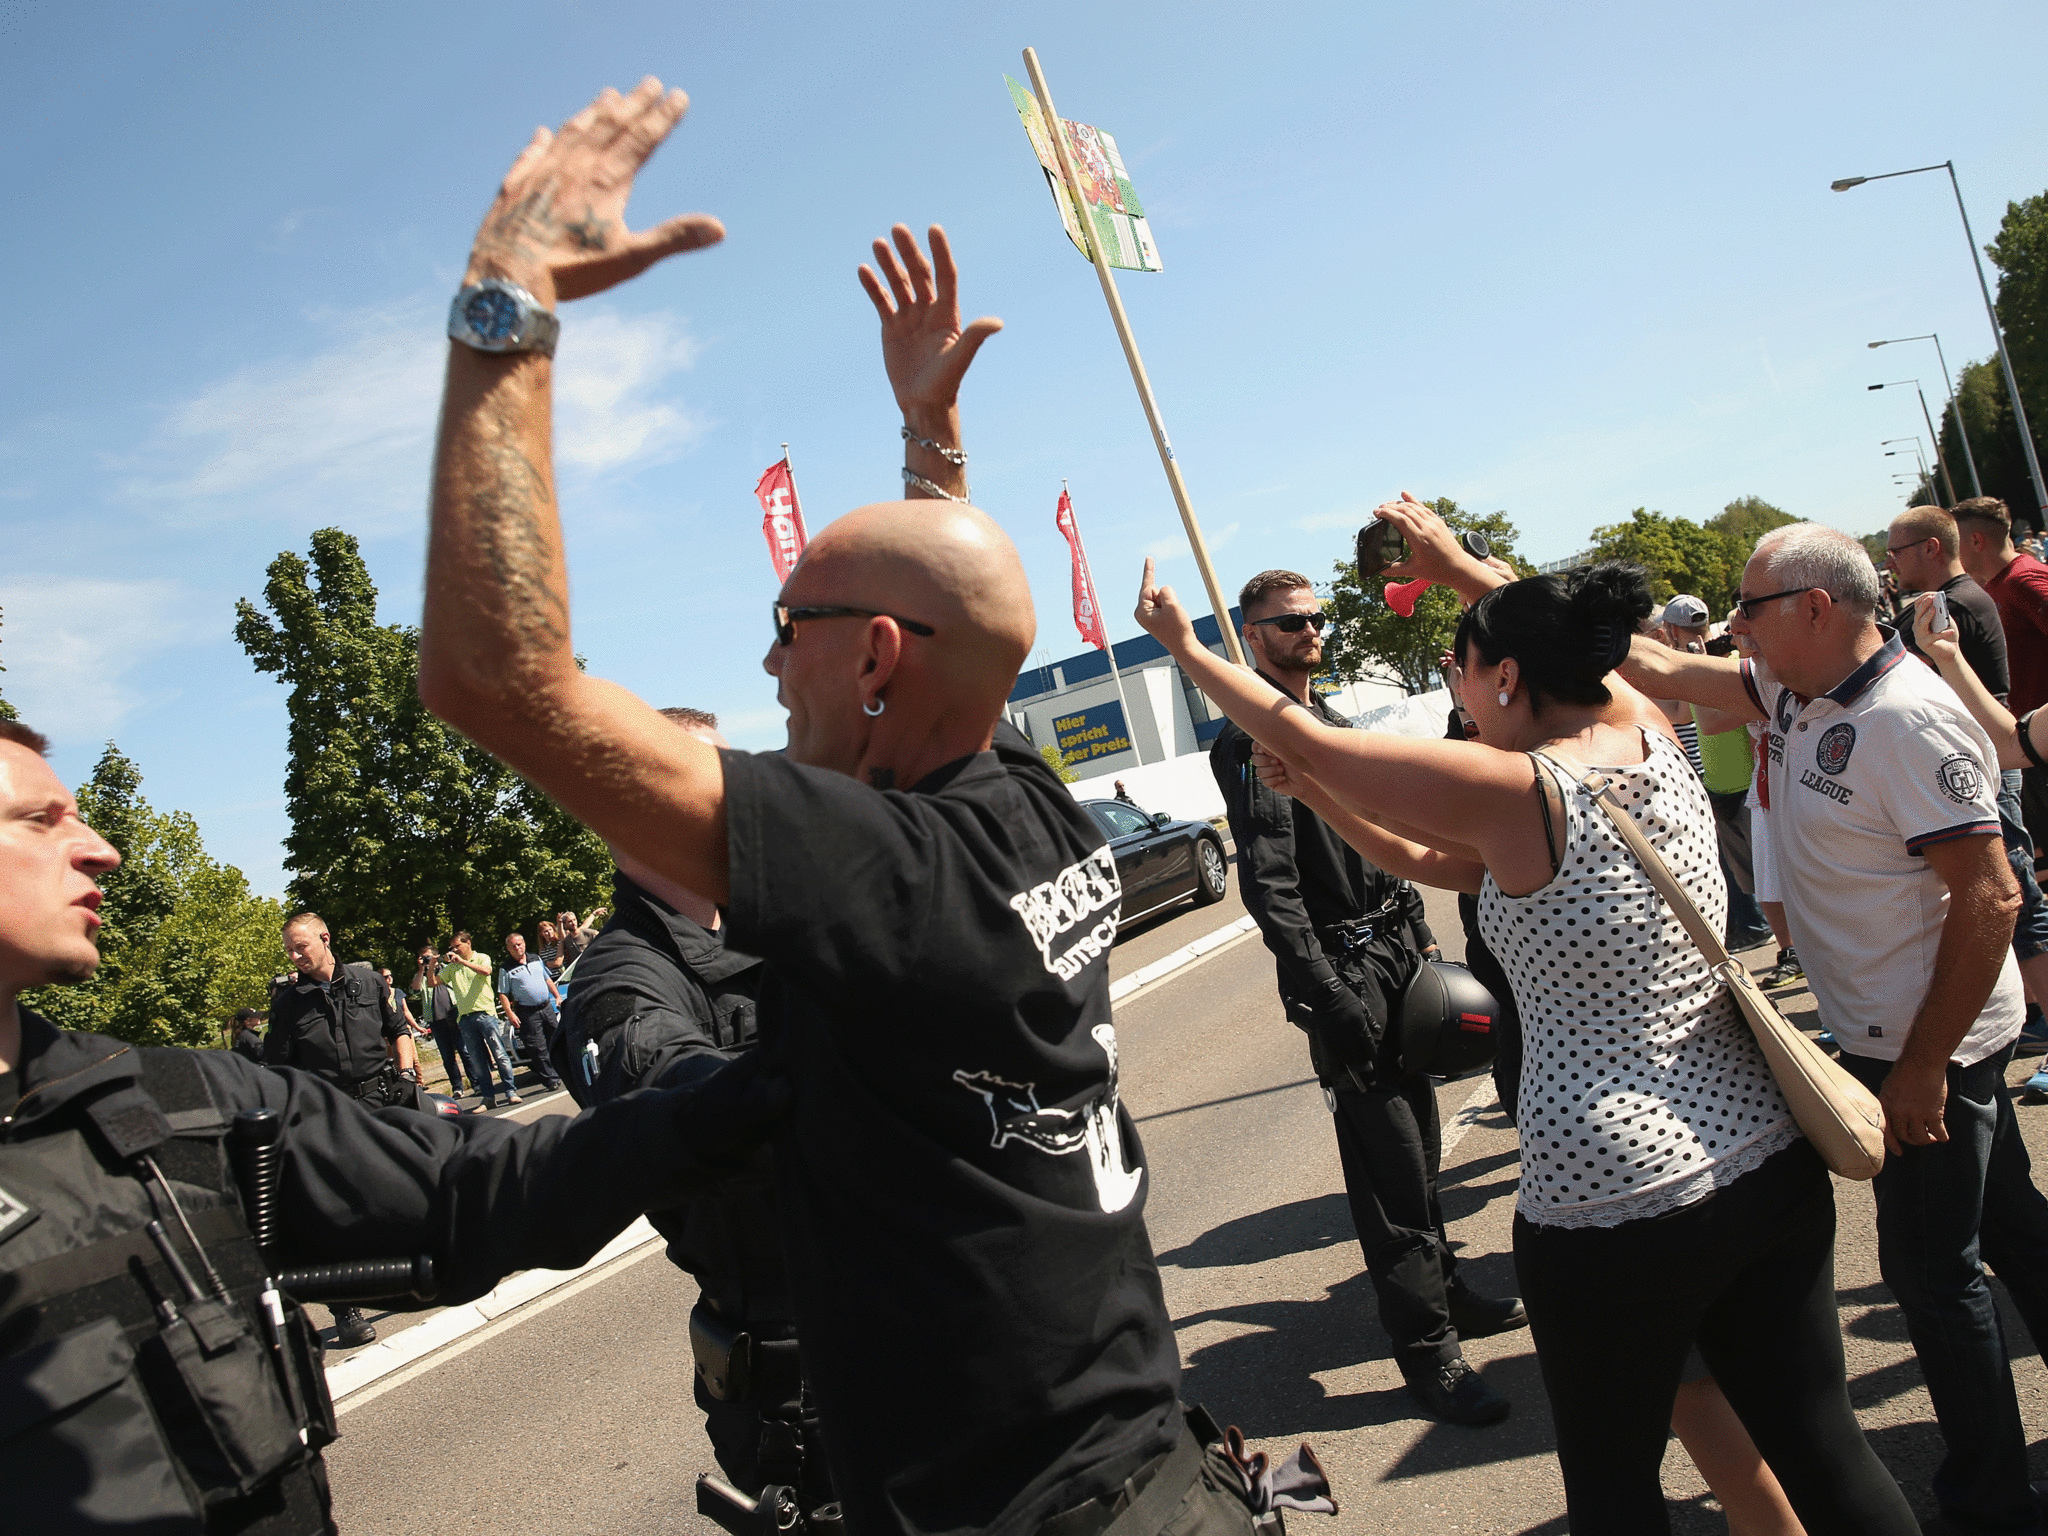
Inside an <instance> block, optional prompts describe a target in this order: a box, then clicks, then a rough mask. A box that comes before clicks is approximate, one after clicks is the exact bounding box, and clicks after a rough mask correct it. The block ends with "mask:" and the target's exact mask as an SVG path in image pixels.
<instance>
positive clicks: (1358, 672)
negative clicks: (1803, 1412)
mask: <svg viewBox="0 0 2048 1536" xmlns="http://www.w3.org/2000/svg"><path fill="white" fill-rule="evenodd" d="M1430 506H1431V507H1433V508H1435V509H1436V512H1437V514H1438V515H1439V516H1441V517H1442V518H1443V520H1444V521H1445V522H1447V523H1449V524H1450V525H1451V526H1452V527H1453V528H1456V529H1458V530H1459V531H1460V532H1464V531H1465V530H1467V529H1472V530H1476V531H1478V532H1480V533H1483V534H1485V535H1486V537H1487V538H1488V540H1490V541H1491V542H1492V544H1493V552H1494V553H1495V554H1496V555H1499V556H1500V557H1501V558H1502V559H1503V560H1506V561H1508V562H1509V563H1510V564H1511V565H1514V566H1515V568H1516V569H1517V570H1518V571H1521V572H1522V573H1523V574H1525V575H1526V574H1528V567H1527V566H1525V565H1523V564H1521V563H1520V562H1518V561H1517V560H1516V559H1515V554H1514V546H1515V540H1516V539H1518V538H1519V537H1520V536H1521V535H1520V534H1519V533H1517V532H1516V530H1515V525H1514V524H1513V523H1511V522H1509V521H1508V515H1507V514H1506V513H1505V512H1488V513H1484V514H1481V513H1476V512H1467V511H1465V510H1464V509H1463V508H1461V507H1460V506H1459V505H1458V504H1457V503H1456V502H1455V501H1453V500H1451V499H1450V498H1449V497H1448V496H1445V497H1440V498H1439V499H1437V500H1435V501H1432V502H1431V503H1430ZM1386 585H1387V583H1386V581H1385V579H1384V578H1381V577H1375V578H1373V580H1372V581H1371V582H1370V583H1367V584H1365V585H1361V584H1360V582H1359V580H1358V568H1357V566H1356V565H1355V564H1353V563H1352V562H1351V561H1349V560H1339V561H1338V562H1337V563H1336V566H1335V567H1334V570H1333V576H1332V580H1331V583H1330V594H1329V598H1328V601H1327V602H1326V603H1325V604H1324V607H1325V608H1326V609H1327V610H1328V612H1329V614H1330V616H1331V617H1332V618H1333V619H1334V620H1335V621H1336V624H1335V627H1334V630H1333V631H1332V632H1331V633H1330V634H1329V635H1328V637H1327V639H1326V641H1325V644H1324V647H1323V660H1324V664H1325V665H1326V666H1327V667H1328V669H1329V675H1330V676H1331V677H1332V678H1334V679H1335V680H1336V681H1338V682H1340V683H1348V682H1354V681H1356V680H1358V679H1360V678H1372V679H1376V680H1378V681H1382V682H1393V683H1399V684H1400V685H1401V686H1402V687H1403V688H1406V689H1407V690H1408V691H1409V692H1410V693H1426V692H1427V691H1429V690H1430V689H1432V688H1437V687H1441V686H1442V682H1443V679H1442V676H1441V674H1439V672H1438V671H1437V658H1438V657H1439V656H1441V655H1442V654H1443V653H1444V652H1445V651H1446V650H1448V649H1449V648H1450V644H1451V639H1452V637H1453V636H1454V635H1455V634H1456V633H1457V630H1458V618H1459V615H1460V614H1462V613H1463V612H1464V609H1463V607H1462V606H1461V605H1460V604H1459V602H1458V596H1457V594H1456V593H1455V592H1452V591H1451V590H1450V589H1449V588H1448V587H1430V588H1429V589H1428V590H1426V591H1425V592H1424V593H1423V594H1422V596H1421V597H1419V598H1418V599H1417V600H1416V603H1415V613H1414V615H1413V617H1411V618H1405V619H1404V618H1402V617H1401V616H1400V615H1399V614H1398V613H1396V612H1394V610H1393V609H1392V608H1390V607H1389V606H1387V601H1386V597H1385V588H1386Z"/></svg>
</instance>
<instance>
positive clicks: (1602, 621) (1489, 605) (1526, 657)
mask: <svg viewBox="0 0 2048 1536" xmlns="http://www.w3.org/2000/svg"><path fill="white" fill-rule="evenodd" d="M1651 606H1652V604H1651V599H1650V583H1649V580H1648V578H1647V577H1646V576H1645V574H1644V572H1643V568H1642V567H1641V566H1638V565H1627V564H1623V563H1621V562H1619V561H1606V562H1603V563H1602V564H1599V565H1585V566H1580V567H1579V568H1578V569H1577V570H1574V571H1570V572H1568V573H1566V574H1565V575H1564V576H1562V577H1558V576H1532V577H1530V578H1529V579H1528V580H1526V581H1516V582H1510V583H1509V584H1508V585H1507V586H1504V587H1496V588H1495V589H1494V590H1493V591H1491V592H1489V593H1487V594H1486V595H1485V596H1484V597H1482V598H1480V599H1479V601H1478V602H1476V603H1474V604H1473V605H1472V606H1471V607H1470V608H1468V609H1466V610H1465V617H1464V619H1463V620H1462V621H1461V622H1460V623H1459V625H1458V637H1457V640H1456V642H1455V644H1454V649H1455V650H1456V651H1457V653H1458V654H1459V655H1460V656H1462V655H1463V654H1464V653H1465V651H1466V650H1467V648H1468V647H1469V648H1471V649H1473V650H1475V651H1476V652H1477V653H1478V656H1479V659H1480V660H1481V661H1482V662H1484V663H1485V664H1487V665H1489V666H1491V665H1493V664H1495V663H1497V662H1500V661H1502V660H1504V659H1506V658H1507V657H1510V656H1512V657H1514V659H1515V661H1516V663H1517V664H1518V665H1519V666H1520V667H1521V670H1522V680H1523V681H1524V682H1525V683H1527V684H1528V686H1529V691H1530V694H1531V696H1532V699H1533V700H1534V701H1535V702H1538V703H1540V702H1541V700H1542V699H1543V698H1546V697H1547V698H1553V699H1556V700H1558V701H1560V702H1561V703H1566V704H1605V703H1607V702H1608V700H1609V699H1610V698H1612V695H1611V694H1609V693H1608V691H1607V686H1606V684H1605V683H1603V682H1602V681H1601V679H1602V678H1604V677H1605V676H1606V675H1607V674H1608V673H1609V672H1612V671H1613V670H1614V669H1615V668H1616V667H1618V666H1620V665H1621V663H1622V662H1623V661H1625V660H1626V659H1627V658H1628V651H1629V644H1630V642H1631V641H1632V640H1633V638H1634V636H1635V633H1636V630H1637V629H1638V628H1639V627H1640V626H1641V624H1642V622H1643V620H1644V619H1647V618H1648V617H1649V616H1650V609H1651Z"/></svg>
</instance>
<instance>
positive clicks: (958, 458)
mask: <svg viewBox="0 0 2048 1536" xmlns="http://www.w3.org/2000/svg"><path fill="white" fill-rule="evenodd" d="M903 441H905V442H906V443H915V444H917V446H918V447H920V448H924V449H928V450H930V451H931V452H933V453H936V454H937V455H938V456H939V457H940V458H942V459H944V460H945V461H946V462H947V463H948V464H954V465H958V466H959V467H960V468H961V469H965V468H966V467H967V450H966V449H965V448H941V447H940V446H939V445H938V444H937V443H935V442H933V441H932V440H931V439H930V438H928V437H919V436H918V435H917V434H916V433H915V432H913V431H911V430H910V428H908V427H905V428H904V429H903Z"/></svg>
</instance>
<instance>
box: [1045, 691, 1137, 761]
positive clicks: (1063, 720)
mask: <svg viewBox="0 0 2048 1536" xmlns="http://www.w3.org/2000/svg"><path fill="white" fill-rule="evenodd" d="M1052 729H1053V739H1054V740H1055V741H1057V742H1058V743H1059V744H1060V751H1062V752H1064V753H1065V754H1066V755H1067V756H1068V757H1070V758H1072V759H1073V760H1074V761H1075V762H1080V763H1087V762H1093V761H1094V760H1095V759H1096V758H1098V757H1112V756H1114V755H1115V754H1117V753H1119V752H1128V751H1130V750H1131V733H1130V730H1129V728H1128V727H1127V726H1126V725H1125V724H1124V707H1123V705H1121V704H1094V705H1090V706H1089V707H1088V708H1087V709H1080V710H1075V711H1074V712H1073V713H1072V714H1066V715H1055V716H1053V721H1052Z"/></svg>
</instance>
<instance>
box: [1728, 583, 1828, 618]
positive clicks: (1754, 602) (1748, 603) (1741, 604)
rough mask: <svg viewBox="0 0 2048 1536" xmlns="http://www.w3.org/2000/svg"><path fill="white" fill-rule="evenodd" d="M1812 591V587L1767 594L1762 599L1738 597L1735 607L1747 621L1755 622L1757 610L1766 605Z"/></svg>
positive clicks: (1794, 588)
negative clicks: (1782, 598)
mask: <svg viewBox="0 0 2048 1536" xmlns="http://www.w3.org/2000/svg"><path fill="white" fill-rule="evenodd" d="M1812 590H1813V588H1811V587H1787V588H1786V589H1785V590H1784V591H1782V592H1766V593H1765V594H1764V595H1763V596H1762V597H1738V598H1737V599H1736V600H1735V606H1736V608H1737V609H1738V610H1739V611H1740V612H1741V614H1742V616H1743V617H1744V618H1745V619H1751V620H1754V619H1755V618H1756V611H1757V609H1759V608H1761V607H1762V606H1763V605H1764V604H1765V603H1775V602H1776V601H1777V600H1778V599H1779V598H1781V597H1797V596H1799V594H1800V593H1802V592H1811V591H1812Z"/></svg>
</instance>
